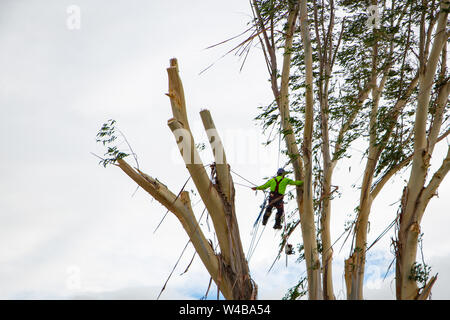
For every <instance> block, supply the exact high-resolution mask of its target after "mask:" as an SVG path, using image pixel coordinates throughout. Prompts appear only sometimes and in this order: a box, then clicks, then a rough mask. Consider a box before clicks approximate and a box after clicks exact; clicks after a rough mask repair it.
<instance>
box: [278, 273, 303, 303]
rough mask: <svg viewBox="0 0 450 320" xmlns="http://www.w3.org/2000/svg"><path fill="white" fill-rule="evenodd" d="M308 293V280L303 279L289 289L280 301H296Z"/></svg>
mask: <svg viewBox="0 0 450 320" xmlns="http://www.w3.org/2000/svg"><path fill="white" fill-rule="evenodd" d="M307 293H308V279H307V278H306V277H303V278H301V279H300V281H299V282H298V283H297V284H296V285H295V286H293V287H292V288H290V289H289V290H288V292H287V293H286V295H285V296H284V297H283V299H282V300H297V299H299V298H301V297H303V296H305V295H306V294H307Z"/></svg>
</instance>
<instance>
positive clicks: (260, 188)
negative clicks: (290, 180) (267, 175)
mask: <svg viewBox="0 0 450 320" xmlns="http://www.w3.org/2000/svg"><path fill="white" fill-rule="evenodd" d="M271 182H272V179H269V180H268V181H267V182H266V183H264V184H263V185H262V186H259V187H253V188H252V189H253V190H264V189H267V188H268V187H270V184H271Z"/></svg>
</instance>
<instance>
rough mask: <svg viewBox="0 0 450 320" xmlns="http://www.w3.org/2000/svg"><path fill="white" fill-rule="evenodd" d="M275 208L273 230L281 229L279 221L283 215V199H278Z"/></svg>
mask: <svg viewBox="0 0 450 320" xmlns="http://www.w3.org/2000/svg"><path fill="white" fill-rule="evenodd" d="M275 207H276V208H277V214H276V216H275V225H274V226H273V228H274V229H281V219H282V217H283V214H284V202H283V199H280V200H279V201H277V202H276V203H275Z"/></svg>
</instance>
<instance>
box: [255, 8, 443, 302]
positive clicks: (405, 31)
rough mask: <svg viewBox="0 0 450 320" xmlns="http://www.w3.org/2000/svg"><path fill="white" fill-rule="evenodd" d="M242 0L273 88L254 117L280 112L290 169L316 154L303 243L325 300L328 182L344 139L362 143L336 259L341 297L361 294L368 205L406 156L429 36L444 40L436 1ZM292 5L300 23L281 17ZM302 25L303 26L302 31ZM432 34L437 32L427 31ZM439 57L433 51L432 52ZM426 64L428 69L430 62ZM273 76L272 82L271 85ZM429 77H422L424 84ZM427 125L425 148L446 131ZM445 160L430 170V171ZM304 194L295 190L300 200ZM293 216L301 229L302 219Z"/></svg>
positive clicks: (270, 117) (433, 111)
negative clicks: (341, 269) (315, 257)
mask: <svg viewBox="0 0 450 320" xmlns="http://www.w3.org/2000/svg"><path fill="white" fill-rule="evenodd" d="M441 3H444V2H443V1H441ZM252 4H253V8H254V11H255V13H256V14H255V20H256V23H255V26H256V30H257V32H258V33H257V35H258V36H260V42H261V45H262V48H263V53H264V57H265V59H266V62H267V65H268V70H269V75H270V80H271V87H272V91H273V93H274V97H275V103H274V104H271V105H269V106H268V107H266V108H264V109H263V112H262V113H261V115H260V116H259V117H258V119H260V120H262V123H263V128H265V129H267V128H269V127H270V126H272V125H276V123H277V119H278V117H279V115H281V117H280V120H279V121H280V122H281V128H282V131H281V132H282V134H283V136H284V138H285V141H286V149H287V151H286V153H287V154H288V155H289V156H290V162H291V163H292V165H293V168H294V172H297V171H299V172H300V174H299V175H300V176H301V173H302V170H299V169H298V168H300V169H302V164H303V163H307V161H308V159H310V158H311V157H310V155H311V154H312V155H313V160H315V161H316V166H315V168H314V175H315V181H314V185H317V186H319V187H318V188H316V189H318V190H317V191H316V195H315V198H314V204H315V206H314V209H315V210H316V213H317V214H319V215H320V225H319V226H318V228H317V238H316V240H317V241H318V240H320V241H321V243H318V245H317V246H315V247H311V246H310V247H309V250H317V251H318V252H319V253H321V256H322V267H321V268H322V271H323V272H322V274H320V273H319V275H320V276H321V277H322V284H323V289H324V290H323V298H325V299H332V298H333V297H334V294H333V289H332V272H331V266H332V242H331V237H330V225H329V218H330V215H331V204H332V201H331V200H332V199H333V192H334V191H335V190H336V188H334V189H333V186H332V176H333V171H334V168H335V166H336V164H337V162H338V161H339V160H340V159H342V158H344V157H351V156H352V153H351V152H349V146H350V145H351V143H352V142H353V141H355V140H356V139H360V140H361V139H363V140H365V141H367V142H368V147H367V150H366V152H365V158H366V164H365V167H364V171H363V172H362V176H363V181H362V183H361V185H360V199H359V205H358V207H357V208H356V212H357V216H356V219H355V221H354V222H353V224H352V229H351V231H350V232H352V233H353V241H352V245H351V254H350V256H349V258H348V259H346V261H345V280H346V288H347V298H349V299H362V298H363V280H364V269H365V261H366V253H367V250H368V246H367V233H368V224H369V217H370V212H371V207H372V204H373V201H374V200H375V198H376V197H377V196H378V195H379V193H380V191H381V190H382V189H383V187H384V186H385V185H386V183H387V181H389V180H390V179H391V178H392V177H394V176H395V175H396V174H398V173H399V172H400V170H402V169H404V168H406V167H407V166H408V165H410V164H411V159H413V150H414V147H413V144H412V143H413V138H414V135H413V132H414V130H413V128H414V126H415V125H417V119H416V120H415V119H413V117H412V115H414V113H415V102H416V100H418V99H419V97H421V95H420V92H419V90H418V84H419V82H420V70H421V68H424V67H423V66H424V63H423V61H424V60H423V59H424V58H426V57H427V56H428V52H429V49H430V45H431V41H432V40H433V39H435V41H440V42H439V43H445V40H446V38H445V37H444V36H443V35H445V34H446V33H445V28H444V31H439V30H437V31H435V32H434V33H433V30H434V29H433V28H434V27H435V24H436V22H437V21H438V14H437V12H438V7H439V1H431V2H426V1H417V0H409V1H395V0H391V1H382V2H379V1H376V0H371V1H346V0H343V1H337V2H336V3H335V2H334V1H332V0H330V1H308V2H306V1H299V2H298V3H297V2H295V1H294V2H292V1H270V0H267V1H263V0H262V1H253V2H252ZM295 6H299V7H300V8H304V12H305V13H304V17H306V18H303V20H302V21H303V24H302V23H301V22H300V25H301V26H305V27H304V28H303V30H302V28H300V29H298V28H296V27H295V23H294V26H292V25H291V23H290V21H291V20H290V19H289V18H291V19H292V16H291V15H290V14H289V12H290V11H289V10H288V9H289V8H295ZM439 12H446V11H445V9H442V10H441V11H439ZM305 21H306V22H305ZM307 21H309V23H308V22H307ZM305 30H308V31H311V33H310V34H311V37H309V34H305ZM439 34H441V37H437V38H436V35H439ZM443 37H444V40H443ZM442 41H443V42H442ZM277 50H278V51H282V52H281V54H283V65H282V68H281V72H280V71H278V68H277ZM445 57H446V55H444V54H442V61H443V60H444V58H445ZM441 65H444V66H445V63H444V62H442V63H441ZM444 69H445V68H444ZM444 69H442V67H441V71H440V79H441V80H439V81H440V82H438V81H437V79H434V78H433V77H432V76H431V75H429V77H431V79H434V81H435V83H440V84H441V85H439V86H438V88H439V92H442V93H441V94H438V93H437V89H436V90H435V94H434V96H435V100H434V101H433V104H432V105H431V107H430V108H429V110H428V111H427V112H426V113H422V117H425V118H427V116H424V115H428V118H431V119H433V123H439V122H440V123H442V121H446V119H448V115H447V116H443V114H444V112H445V110H446V109H445V106H446V104H447V96H448V95H447V96H446V95H445V92H446V91H445V86H444V84H445V83H446V82H445V81H447V80H446V79H447V78H446V74H445V70H444ZM429 70H430V69H429ZM429 72H430V73H429V74H433V75H434V74H435V70H431V71H429ZM311 74H313V81H311V79H310V75H311ZM280 77H281V84H278V81H279V78H280ZM432 85H433V82H432V81H431V82H430V81H429V83H428V88H431V87H432ZM441 87H443V88H444V89H442V88H441ZM278 88H280V89H279V90H278ZM289 90H290V92H289ZM311 93H313V94H311ZM311 96H313V98H311ZM311 99H313V101H311ZM311 104H313V105H314V108H315V110H317V111H318V112H316V114H315V115H314V117H313V120H312V119H311V117H310V114H311V113H310V111H308V110H311V107H310V106H311ZM314 108H313V109H314ZM277 110H278V111H279V112H278V113H276V111H277ZM286 110H288V111H286ZM447 111H448V109H447ZM430 121H431V120H430ZM310 125H313V126H314V127H315V130H314V131H315V132H314V133H313V134H312V138H313V143H312V144H310V143H309V141H308V140H307V139H305V135H304V134H303V140H302V139H301V138H300V137H301V133H302V132H303V133H305V132H309V130H310ZM444 127H445V126H444ZM430 128H432V129H430V134H431V135H432V138H430V140H431V142H432V143H431V144H430V145H431V146H432V147H434V144H435V143H436V142H438V141H441V140H443V138H444V137H445V136H447V134H448V130H447V131H445V130H444V131H442V130H441V131H442V132H440V131H439V130H440V128H441V126H440V125H439V126H438V125H432V126H431V125H430ZM431 132H432V133H431ZM298 145H301V147H298ZM299 150H301V152H299ZM318 153H320V154H321V157H319V156H317V154H318ZM299 158H300V160H301V159H303V160H304V161H303V163H302V162H301V161H299V160H298V159H299ZM320 158H321V159H320ZM445 168H446V167H445V166H444V167H443V168H442V170H439V171H438V173H439V177H441V176H442V174H441V173H442V172H443V171H445ZM436 179H437V178H436ZM436 179H435V180H436ZM308 183H309V184H311V183H313V181H312V180H309V182H308ZM304 199H305V195H304V194H303V197H302V198H300V201H302V200H304ZM297 201H299V194H297ZM299 210H300V213H302V210H304V207H303V206H302V205H299ZM303 214H304V213H303ZM301 218H302V217H301ZM301 220H302V219H300V224H301V225H302V231H303V227H304V226H305V225H306V224H305V223H304V221H303V222H302V221H301ZM296 225H297V224H293V226H294V227H295V226H296ZM310 230H311V228H310ZM308 238H309V241H311V239H314V238H311V237H310V236H307V235H305V234H303V241H305V239H308ZM282 243H283V242H282ZM305 250H306V246H305ZM306 252H307V251H305V258H306ZM310 261H311V260H310ZM306 265H307V269H308V271H309V270H310V269H311V266H312V264H311V263H309V264H308V258H306ZM315 266H317V264H316V265H315ZM408 270H409V269H408ZM311 279H312V280H313V281H314V279H313V278H311V276H310V275H309V274H308V281H310V280H311ZM312 290H313V289H312V288H311V287H308V292H309V295H310V298H311V297H315V295H314V292H313V291H312ZM294 296H295V295H294ZM316 297H317V296H316Z"/></svg>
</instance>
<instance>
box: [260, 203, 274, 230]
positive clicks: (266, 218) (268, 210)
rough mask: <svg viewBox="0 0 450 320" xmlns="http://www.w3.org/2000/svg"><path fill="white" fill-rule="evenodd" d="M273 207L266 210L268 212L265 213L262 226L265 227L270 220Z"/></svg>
mask: <svg viewBox="0 0 450 320" xmlns="http://www.w3.org/2000/svg"><path fill="white" fill-rule="evenodd" d="M272 208H273V206H272V205H268V206H267V208H266V212H264V216H263V220H262V224H263V226H265V225H266V224H267V221H268V220H269V218H270V215H271V214H272Z"/></svg>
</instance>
